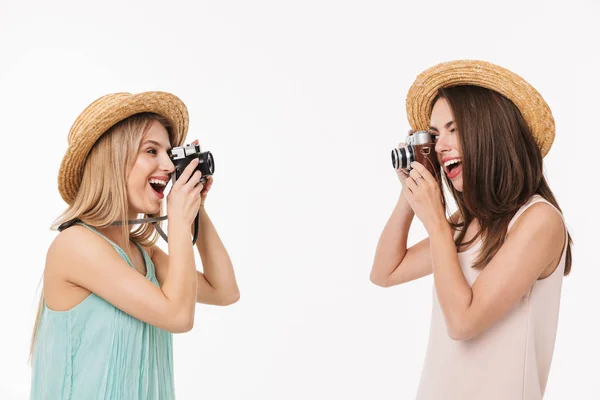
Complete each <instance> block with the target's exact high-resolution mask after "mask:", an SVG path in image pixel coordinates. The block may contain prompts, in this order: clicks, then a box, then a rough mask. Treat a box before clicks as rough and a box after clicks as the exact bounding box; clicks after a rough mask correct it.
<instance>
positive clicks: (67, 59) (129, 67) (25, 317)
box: [0, 0, 600, 400]
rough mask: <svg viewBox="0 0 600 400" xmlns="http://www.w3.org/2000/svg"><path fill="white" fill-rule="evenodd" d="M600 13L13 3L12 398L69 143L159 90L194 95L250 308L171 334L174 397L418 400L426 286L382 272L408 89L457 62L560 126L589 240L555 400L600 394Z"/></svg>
mask: <svg viewBox="0 0 600 400" xmlns="http://www.w3.org/2000/svg"><path fill="white" fill-rule="evenodd" d="M599 16H600V7H599V5H598V2H595V1H592V0H588V1H583V0H571V1H568V2H565V1H560V2H558V1H556V2H552V1H502V2H499V1H498V2H494V3H491V2H481V1H470V2H468V1H449V2H448V1H441V0H440V1H438V0H436V1H421V2H417V1H413V2H406V3H404V4H401V2H398V1H375V0H370V1H333V0H318V1H313V0H304V1H296V2H291V1H264V0H260V1H251V2H250V1H224V0H222V1H218V2H216V1H212V2H209V1H197V2H194V3H192V2H189V3H184V2H176V1H170V2H165V1H160V2H159V1H138V2H127V3H125V2H121V1H119V2H118V1H102V2H100V1H97V2H93V3H87V4H84V3H83V2H80V1H71V2H65V1H52V2H47V1H40V0H38V1H35V2H17V1H8V2H7V1H6V0H2V1H1V2H0V54H1V56H0V60H1V61H0V110H1V115H2V118H1V125H0V126H1V130H2V135H1V139H0V140H1V141H2V149H3V151H2V154H3V159H2V164H1V168H2V175H3V177H4V178H3V186H2V187H3V191H2V196H1V200H0V201H1V202H2V204H1V206H2V207H1V209H2V212H3V216H2V233H1V235H2V236H1V238H2V240H1V246H2V258H1V261H0V262H1V275H0V279H1V281H0V285H1V286H0V287H1V288H2V290H1V292H0V295H1V301H0V318H1V327H0V398H2V399H13V398H14V399H25V398H27V397H28V394H29V385H30V367H29V366H28V365H27V359H28V349H29V347H28V346H29V340H30V337H31V328H32V324H33V321H34V314H35V310H36V307H37V300H38V296H39V292H38V284H39V281H40V278H41V275H42V271H43V267H44V260H45V253H46V249H47V247H48V245H49V244H50V242H51V241H52V240H53V238H54V237H55V233H54V232H52V231H50V230H49V229H48V227H49V225H50V224H51V222H52V221H53V220H54V218H56V217H57V216H58V215H59V214H60V213H61V212H62V211H63V209H64V207H65V204H64V203H63V201H62V199H61V198H60V196H59V194H58V190H57V181H56V177H57V172H58V167H59V163H60V160H61V158H62V155H63V153H64V151H65V149H66V146H67V140H66V139H67V132H68V130H69V128H70V126H71V124H72V122H73V121H74V120H75V118H76V117H77V115H78V114H79V113H80V112H81V111H82V110H83V108H85V107H86V106H87V105H88V104H89V103H90V102H91V101H93V100H95V99H96V98H97V97H99V96H101V95H104V94H107V93H110V92H116V91H128V92H139V91H145V90H165V91H169V92H172V93H175V94H176V95H178V96H180V97H181V98H182V100H183V101H184V102H185V103H186V104H187V106H188V108H189V111H190V117H191V120H190V131H189V132H190V133H189V136H188V139H189V141H191V140H193V139H195V138H198V139H199V140H200V142H201V144H202V145H203V147H204V148H205V149H207V150H210V151H212V152H213V154H214V155H215V161H216V174H215V184H214V186H213V189H212V191H211V194H210V196H209V199H208V202H207V207H208V211H209V214H210V215H211V217H212V218H213V220H214V222H215V225H216V227H217V229H218V231H219V233H220V235H221V237H222V239H223V240H224V242H225V244H226V246H227V248H228V250H229V252H230V254H231V257H232V259H233V261H234V266H235V268H236V271H237V276H238V280H239V284H240V288H241V292H242V297H241V300H240V301H239V302H238V303H237V304H235V305H233V306H231V307H226V308H218V307H209V306H202V305H199V306H198V308H197V317H196V326H195V328H194V330H193V331H192V332H190V333H187V334H183V335H177V336H176V337H175V340H174V343H175V344H174V346H175V379H176V382H175V383H176V392H177V396H178V398H179V399H198V398H201V399H215V400H216V399H228V400H229V399H342V398H343V399H410V398H414V395H415V393H416V389H417V385H418V379H419V375H420V372H421V366H422V363H423V359H424V355H425V349H426V344H427V338H428V331H429V317H430V308H431V290H432V279H431V277H428V278H425V279H422V280H420V281H417V282H413V283H410V284H407V285H405V286H398V287H394V288H390V289H382V288H379V287H376V286H374V285H372V284H371V283H370V282H369V271H370V267H371V262H372V259H373V254H374V250H375V246H376V242H377V240H378V237H379V234H380V232H381V229H382V228H383V226H384V224H385V222H386V220H387V218H388V216H389V214H390V213H391V211H392V208H393V206H394V204H395V202H396V199H397V196H398V193H399V190H400V187H399V183H398V182H397V178H396V176H395V173H394V171H393V169H392V167H391V162H390V157H389V152H390V150H391V148H392V146H394V145H395V144H396V143H398V142H399V141H401V140H402V139H403V138H404V137H405V134H406V132H407V129H408V128H409V127H408V124H407V121H406V113H405V108H404V101H405V96H406V92H407V90H408V88H409V87H410V85H411V83H412V81H413V79H414V78H415V76H416V75H417V74H418V73H419V72H421V71H422V70H424V69H425V68H428V67H430V66H432V65H433V64H436V63H438V62H441V61H447V60H452V59H460V58H476V59H484V60H488V61H491V62H494V63H497V64H500V65H503V66H505V67H507V68H509V69H511V70H513V71H514V72H516V73H518V74H520V75H521V76H523V77H525V78H526V79H527V80H529V81H530V82H531V83H532V84H533V85H534V86H535V87H536V88H537V89H538V90H539V91H540V92H541V93H542V95H543V96H544V97H545V99H546V100H547V102H548V103H549V104H550V106H551V108H552V110H553V113H554V116H555V119H556V127H557V134H556V140H555V142H554V147H553V148H552V150H551V151H550V153H549V155H548V156H547V157H546V159H545V163H546V172H547V176H548V179H549V182H550V185H551V187H552V189H553V190H554V192H555V194H556V196H557V198H558V200H559V203H560V205H561V207H562V208H563V209H564V214H565V217H566V220H567V222H568V224H569V229H570V231H571V233H572V235H573V238H574V240H575V243H576V245H575V247H574V262H573V272H572V275H571V276H570V277H568V278H566V279H565V281H564V289H563V294H562V303H561V314H560V321H559V330H558V338H557V342H556V350H555V353H554V361H553V365H552V369H551V373H550V378H549V383H548V388H547V396H546V399H554V400H556V399H598V398H600V383H599V382H600V380H599V379H598V371H599V368H598V360H599V358H600V344H599V343H600V341H599V340H598V338H599V337H600V326H599V324H598V321H599V315H600V314H599V313H598V305H599V304H600V290H598V282H599V279H600V268H599V267H600V265H599V264H600V262H599V261H598V259H599V258H598V255H597V251H598V240H599V239H600V238H599V235H598V233H597V226H598V224H599V223H600V218H599V217H598V214H597V210H598V209H597V204H598V202H597V194H598V190H597V185H598V178H597V175H596V174H595V171H596V170H597V168H596V164H595V163H594V162H593V157H594V153H595V152H596V151H597V149H598V145H597V142H596V140H597V137H598V103H599V102H598V94H599V93H600V85H599V79H598V71H600V53H599V52H598V39H599V38H600V34H599V28H598V26H599V25H598V24H597V20H598V17H599ZM424 234H425V231H424V229H423V228H422V226H421V224H420V223H418V222H417V223H415V225H414V226H413V230H412V233H411V237H410V242H411V243H413V242H416V241H418V240H420V239H421V238H422V237H423V236H424ZM161 246H164V242H161Z"/></svg>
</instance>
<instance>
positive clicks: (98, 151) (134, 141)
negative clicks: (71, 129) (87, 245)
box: [30, 113, 174, 358]
mask: <svg viewBox="0 0 600 400" xmlns="http://www.w3.org/2000/svg"><path fill="white" fill-rule="evenodd" d="M154 121H158V122H159V123H161V124H162V125H163V126H164V127H165V129H166V130H167V132H168V133H169V140H170V141H171V143H173V140H174V134H173V130H172V127H171V124H170V123H169V122H168V120H167V119H165V118H163V117H162V116H160V115H157V114H153V113H140V114H135V115H133V116H131V117H129V118H127V119H125V120H123V121H121V122H119V123H117V124H116V125H114V126H113V127H111V128H110V129H109V130H108V131H106V133H104V134H103V135H102V136H101V137H100V138H99V139H98V141H97V142H96V143H94V146H93V147H92V149H91V150H90V152H89V154H88V156H87V158H86V161H85V164H84V167H83V174H82V179H81V185H80V187H79V191H78V192H77V196H76V197H75V199H74V200H73V203H72V204H70V205H69V206H68V207H67V209H66V210H65V211H64V212H63V213H62V214H61V215H60V216H59V217H58V218H57V219H56V220H55V221H54V223H53V224H52V226H51V229H52V230H58V227H59V226H60V225H61V224H63V223H65V222H69V221H72V220H75V219H77V220H80V221H82V222H84V223H85V224H87V225H90V226H93V227H96V228H105V227H108V226H110V225H111V224H112V223H113V222H116V221H125V222H126V221H127V220H128V219H129V212H128V210H129V202H128V200H127V190H126V187H127V186H126V183H127V176H128V175H129V172H130V170H131V167H132V166H133V164H134V162H135V159H136V157H137V153H138V151H139V147H140V144H141V141H142V138H143V136H144V134H145V133H146V132H147V131H148V129H150V126H151V125H152V123H153V122H154ZM159 214H160V215H162V214H163V213H162V210H161V212H159ZM156 216H157V215H146V216H144V217H156ZM158 224H160V222H158ZM122 232H123V236H125V237H129V238H130V239H131V240H133V241H135V242H138V243H140V244H141V245H142V246H145V247H150V246H152V245H153V244H155V243H156V241H157V240H158V235H157V232H156V230H155V229H154V226H152V225H151V224H143V225H139V226H137V228H135V229H134V226H132V225H129V224H127V223H124V224H123V225H122ZM126 245H127V246H128V247H129V246H130V243H129V241H127V243H126ZM43 305H44V288H43V287H42V290H41V295H40V301H39V305H38V311H37V316H36V320H35V323H34V327H33V336H32V339H31V348H30V358H32V357H33V350H34V345H35V338H36V334H37V328H38V325H39V322H40V317H41V314H42V310H43Z"/></svg>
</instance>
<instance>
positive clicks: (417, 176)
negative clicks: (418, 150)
mask: <svg viewBox="0 0 600 400" xmlns="http://www.w3.org/2000/svg"><path fill="white" fill-rule="evenodd" d="M410 177H411V178H412V181H413V182H415V183H416V184H417V185H418V184H419V183H420V184H421V185H422V184H424V183H425V184H426V183H427V182H423V180H424V178H423V175H421V173H420V172H419V171H418V170H417V169H415V168H413V169H412V170H410Z"/></svg>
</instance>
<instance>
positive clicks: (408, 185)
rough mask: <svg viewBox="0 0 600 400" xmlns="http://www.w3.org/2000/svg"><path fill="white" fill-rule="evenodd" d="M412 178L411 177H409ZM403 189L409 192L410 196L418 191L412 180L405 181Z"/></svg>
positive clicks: (417, 186)
mask: <svg viewBox="0 0 600 400" xmlns="http://www.w3.org/2000/svg"><path fill="white" fill-rule="evenodd" d="M411 178H412V177H411ZM404 187H405V188H407V189H408V190H410V192H411V194H412V193H414V192H415V191H416V190H418V188H419V185H417V183H415V180H414V179H407V180H405V181H404Z"/></svg>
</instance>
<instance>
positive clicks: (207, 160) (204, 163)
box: [168, 144, 215, 183]
mask: <svg viewBox="0 0 600 400" xmlns="http://www.w3.org/2000/svg"><path fill="white" fill-rule="evenodd" d="M168 154H169V157H170V158H171V161H172V162H173V164H174V165H175V171H174V172H173V174H172V178H173V183H175V181H176V180H177V179H179V177H180V176H181V174H182V173H183V170H185V168H186V167H187V166H188V165H189V163H190V162H192V160H193V159H195V158H197V159H198V161H199V162H198V166H197V167H196V170H197V171H200V172H201V173H202V178H201V179H200V182H202V183H204V182H206V178H207V177H208V176H211V175H212V174H213V173H214V172H215V160H214V158H213V155H212V154H211V152H210V151H206V152H204V153H203V152H202V149H201V148H200V145H199V144H186V145H184V146H180V147H173V148H172V149H170V150H169V151H168Z"/></svg>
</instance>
